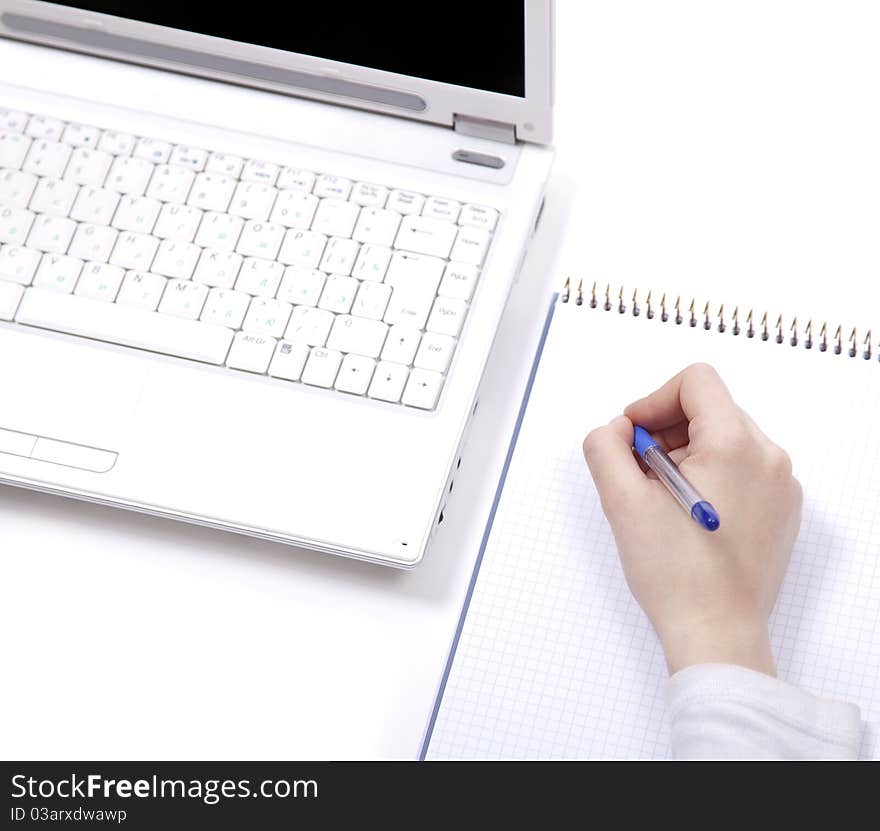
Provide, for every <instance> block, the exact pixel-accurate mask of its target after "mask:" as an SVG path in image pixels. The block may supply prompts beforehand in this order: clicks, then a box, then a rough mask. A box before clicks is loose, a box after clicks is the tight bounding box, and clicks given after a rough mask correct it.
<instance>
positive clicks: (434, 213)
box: [422, 196, 461, 222]
mask: <svg viewBox="0 0 880 831" xmlns="http://www.w3.org/2000/svg"><path fill="white" fill-rule="evenodd" d="M460 210H461V205H460V204H459V203H458V202H455V201H453V200H452V199H440V198H439V197H437V196H429V197H428V199H427V200H426V201H425V207H424V208H422V216H424V217H427V218H428V219H439V220H443V221H445V222H455V221H456V220H457V219H458V212H459V211H460Z"/></svg>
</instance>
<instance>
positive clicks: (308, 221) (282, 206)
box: [272, 190, 318, 231]
mask: <svg viewBox="0 0 880 831" xmlns="http://www.w3.org/2000/svg"><path fill="white" fill-rule="evenodd" d="M317 209H318V199H317V197H315V196H312V194H310V193H303V192H302V191H298V190H282V191H280V192H279V193H278V198H277V199H276V200H275V207H274V208H273V209H272V222H278V223H279V224H281V225H284V226H285V227H287V228H299V229H300V230H303V231H305V230H307V229H308V228H310V227H311V225H312V218H313V217H314V216H315V211H316V210H317Z"/></svg>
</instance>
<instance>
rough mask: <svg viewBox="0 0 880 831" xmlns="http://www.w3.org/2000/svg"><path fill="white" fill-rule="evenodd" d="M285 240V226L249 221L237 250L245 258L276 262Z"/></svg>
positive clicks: (245, 225) (246, 223)
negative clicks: (260, 258)
mask: <svg viewBox="0 0 880 831" xmlns="http://www.w3.org/2000/svg"><path fill="white" fill-rule="evenodd" d="M283 239H284V226H283V225H278V224H276V223H274V222H255V221H254V220H249V221H248V222H245V224H244V230H243V231H242V232H241V237H239V240H238V245H237V246H236V248H235V250H236V251H238V253H239V254H241V255H242V256H245V257H262V258H263V259H264V260H274V259H275V257H277V256H278V251H279V249H280V248H281V241H282V240H283Z"/></svg>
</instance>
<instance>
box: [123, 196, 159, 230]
mask: <svg viewBox="0 0 880 831" xmlns="http://www.w3.org/2000/svg"><path fill="white" fill-rule="evenodd" d="M161 210H162V203H161V202H159V201H158V200H157V199H150V198H148V197H146V196H123V197H122V199H120V200H119V207H118V208H117V209H116V213H115V214H114V216H113V227H114V228H118V229H119V230H120V231H134V232H135V233H138V234H149V233H150V231H152V230H153V228H154V227H155V225H156V220H157V219H158V218H159V211H161Z"/></svg>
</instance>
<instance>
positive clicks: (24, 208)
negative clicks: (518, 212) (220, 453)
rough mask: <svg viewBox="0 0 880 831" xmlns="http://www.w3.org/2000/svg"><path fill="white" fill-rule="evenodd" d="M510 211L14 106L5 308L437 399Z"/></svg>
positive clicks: (173, 350)
mask: <svg viewBox="0 0 880 831" xmlns="http://www.w3.org/2000/svg"><path fill="white" fill-rule="evenodd" d="M497 220H498V213H497V211H496V210H495V209H494V208H489V207H485V206H480V205H462V204H460V203H458V202H456V201H454V200H451V199H446V198H442V197H439V196H432V195H428V194H423V193H417V192H413V191H406V190H394V189H390V188H387V187H384V186H383V185H381V184H377V183H373V182H357V181H352V180H350V179H347V178H342V177H340V176H334V175H332V174H331V173H327V172H314V171H308V170H300V169H296V168H292V167H280V166H278V165H276V164H273V163H271V162H267V161H260V160H258V159H242V158H239V157H235V156H230V155H225V154H223V153H213V152H210V151H209V150H205V149H202V148H198V147H188V146H183V145H174V144H169V143H167V142H164V141H160V140H158V139H151V138H146V137H136V136H133V135H129V134H125V133H119V132H113V131H105V130H101V129H99V128H98V127H93V126H89V125H85V124H73V123H65V122H63V121H60V120H58V119H55V118H51V117H48V116H44V115H33V114H27V113H23V112H17V111H11V110H2V109H0V320H5V321H14V322H16V323H19V324H23V325H25V326H33V327H38V328H41V329H50V330H54V331H57V332H63V333H67V334H71V335H78V336H81V337H85V338H92V339H96V340H100V341H106V342H109V343H115V344H120V345H123V346H127V347H132V348H135V349H141V350H147V351H151V352H159V353H163V354H166V355H173V356H177V357H180V358H185V359H190V360H195V361H201V362H204V363H208V364H215V365H222V366H226V367H229V368H231V369H235V370H242V371H245V372H250V373H256V374H261V375H268V376H271V377H274V378H278V379H283V380H285V381H289V382H301V383H304V384H308V385H312V386H316V387H323V388H326V389H334V390H337V391H339V392H341V393H347V394H350V395H358V396H366V397H369V398H373V399H377V400H381V401H386V402H391V403H400V404H403V405H406V406H410V407H416V408H420V409H425V410H431V409H434V408H435V407H436V405H437V400H438V398H439V395H440V391H441V389H442V387H443V383H444V379H445V376H446V372H447V370H448V368H449V365H450V361H451V360H452V356H453V353H454V351H455V348H456V343H457V339H458V336H459V334H460V332H461V329H462V325H463V323H464V320H465V317H466V316H467V312H468V304H469V303H470V300H471V298H472V296H473V293H474V288H475V286H476V283H477V280H478V277H479V273H480V268H481V266H482V264H483V262H484V260H485V257H486V253H487V251H488V248H489V245H490V242H491V238H492V232H493V231H494V229H495V226H496V223H497Z"/></svg>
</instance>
